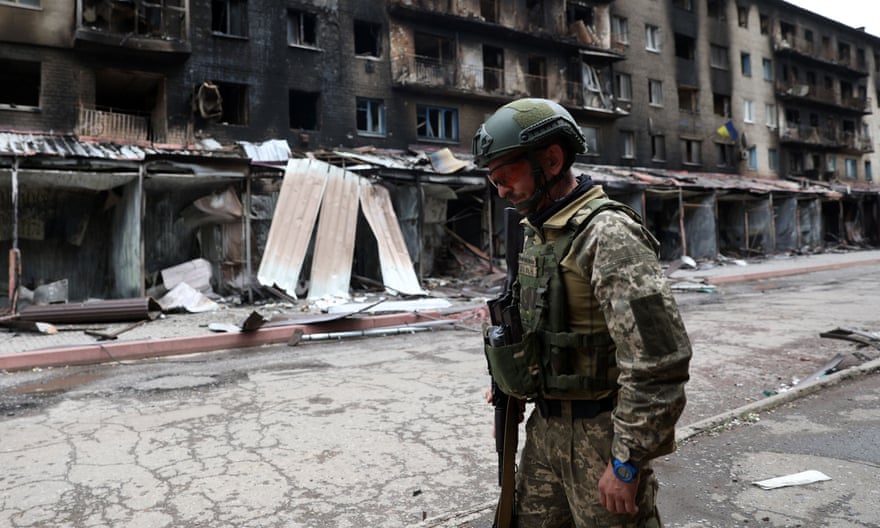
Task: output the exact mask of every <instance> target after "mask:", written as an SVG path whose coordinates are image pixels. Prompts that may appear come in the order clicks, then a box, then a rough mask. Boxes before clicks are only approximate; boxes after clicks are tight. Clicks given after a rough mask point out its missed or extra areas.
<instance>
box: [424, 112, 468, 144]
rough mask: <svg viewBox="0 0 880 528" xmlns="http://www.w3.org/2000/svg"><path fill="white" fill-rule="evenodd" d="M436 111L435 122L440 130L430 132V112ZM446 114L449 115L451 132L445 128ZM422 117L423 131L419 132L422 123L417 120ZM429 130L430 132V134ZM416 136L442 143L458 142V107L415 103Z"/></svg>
mask: <svg viewBox="0 0 880 528" xmlns="http://www.w3.org/2000/svg"><path fill="white" fill-rule="evenodd" d="M432 112H436V113H437V124H438V125H439V126H440V130H439V131H437V132H432V131H431V130H430V128H431V115H430V114H431V113H432ZM446 115H451V120H450V124H451V125H452V128H453V130H452V132H451V133H450V132H449V131H447V130H446V125H447V123H446V121H447V119H446V118H445V116H446ZM420 119H424V128H425V133H422V132H420V129H421V128H422V125H420V124H419V120H420ZM429 132H432V133H431V134H430V135H429V134H428V133H429ZM416 137H417V138H418V139H419V140H421V141H431V142H442V143H458V142H459V140H460V135H459V123H458V108H451V107H448V106H438V105H431V104H417V105H416Z"/></svg>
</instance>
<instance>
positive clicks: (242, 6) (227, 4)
mask: <svg viewBox="0 0 880 528" xmlns="http://www.w3.org/2000/svg"><path fill="white" fill-rule="evenodd" d="M218 4H223V5H224V8H225V9H226V14H225V20H224V21H223V25H224V27H225V29H222V30H220V29H217V28H215V25H217V20H215V13H214V9H215V8H216V7H217V6H218ZM247 11H248V10H247V0H211V33H212V34H214V35H220V36H224V37H232V38H248V17H247ZM236 15H237V17H238V26H240V29H241V33H235V32H234V31H233V29H234V28H233V27H232V26H233V25H235V24H233V21H234V18H233V17H235V16H236ZM216 16H219V15H216ZM236 29H238V28H236Z"/></svg>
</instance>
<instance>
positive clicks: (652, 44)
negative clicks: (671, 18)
mask: <svg viewBox="0 0 880 528" xmlns="http://www.w3.org/2000/svg"><path fill="white" fill-rule="evenodd" d="M645 49H646V50H647V51H650V52H653V53H660V51H662V46H661V41H660V26H655V25H653V24H645Z"/></svg>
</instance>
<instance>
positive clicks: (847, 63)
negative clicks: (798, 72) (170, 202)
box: [773, 32, 868, 76]
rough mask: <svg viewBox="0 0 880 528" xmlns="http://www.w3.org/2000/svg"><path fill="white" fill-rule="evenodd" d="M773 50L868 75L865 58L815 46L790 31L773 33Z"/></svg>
mask: <svg viewBox="0 0 880 528" xmlns="http://www.w3.org/2000/svg"><path fill="white" fill-rule="evenodd" d="M773 51H775V52H776V53H779V54H782V55H796V56H797V57H799V58H801V59H804V60H807V61H809V62H813V63H817V64H822V65H825V66H828V67H833V68H837V69H842V70H845V71H847V72H850V73H857V74H859V75H862V76H867V75H868V65H867V63H866V62H865V60H855V59H853V58H852V57H851V56H849V55H848V54H845V53H835V52H834V51H833V50H830V49H825V48H823V47H822V46H817V45H816V44H814V43H813V42H810V41H808V40H804V39H799V38H798V37H796V36H794V35H792V34H790V33H789V34H782V33H779V32H777V33H774V34H773Z"/></svg>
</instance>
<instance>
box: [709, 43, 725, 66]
mask: <svg viewBox="0 0 880 528" xmlns="http://www.w3.org/2000/svg"><path fill="white" fill-rule="evenodd" d="M709 65H710V66H712V67H713V68H718V69H720V70H727V69H730V57H729V56H728V54H727V48H725V47H724V46H716V45H715V44H710V45H709Z"/></svg>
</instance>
